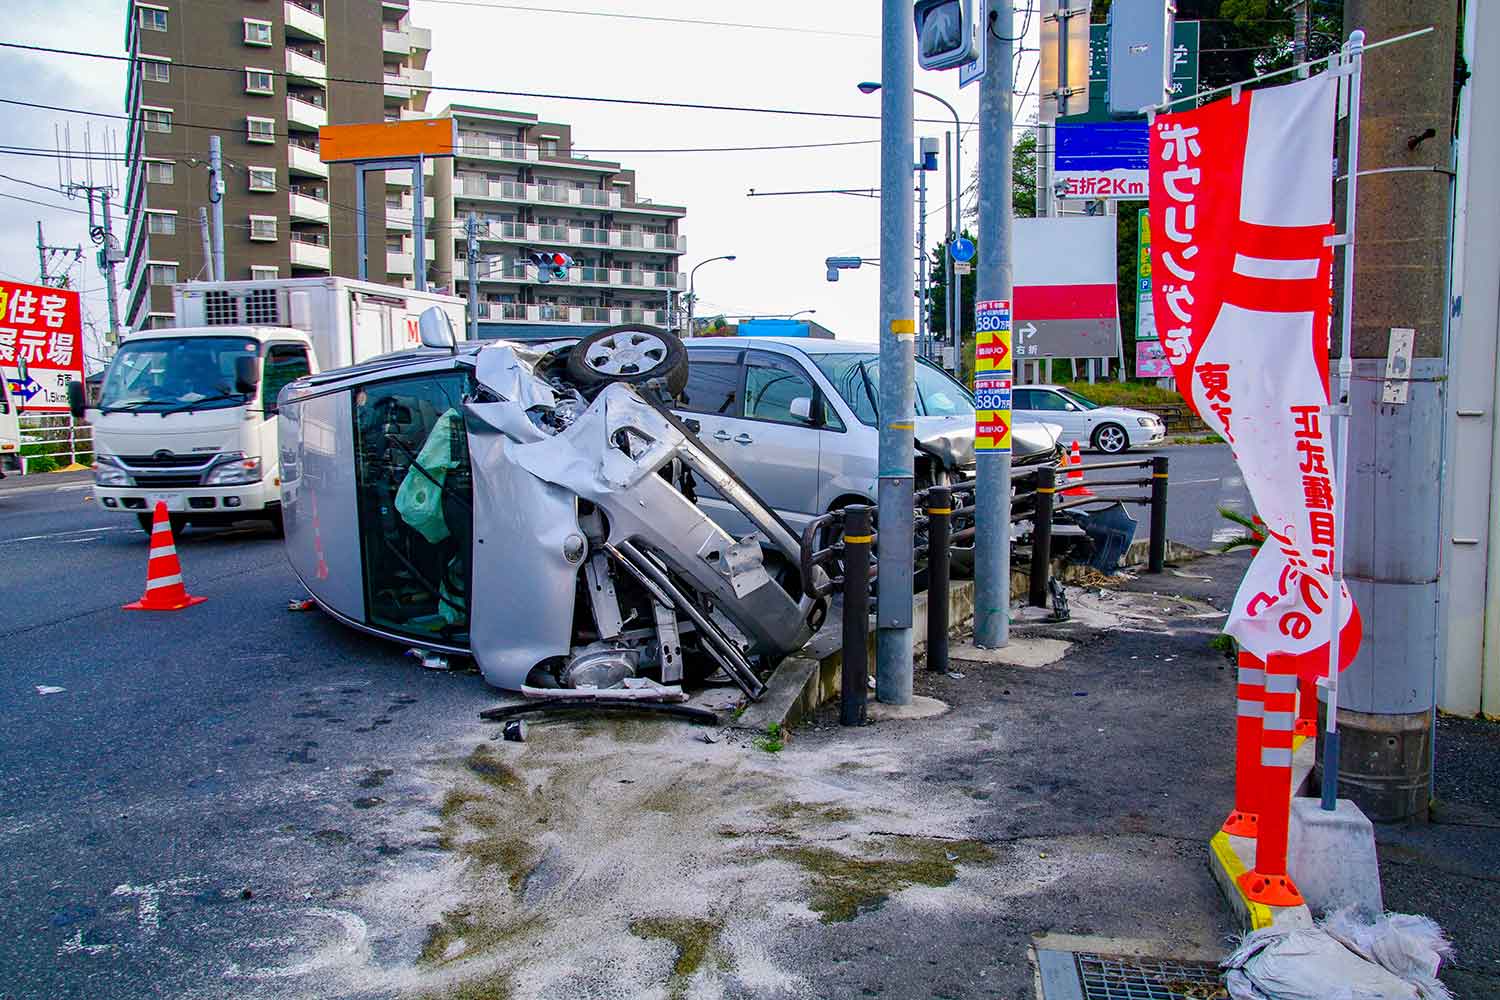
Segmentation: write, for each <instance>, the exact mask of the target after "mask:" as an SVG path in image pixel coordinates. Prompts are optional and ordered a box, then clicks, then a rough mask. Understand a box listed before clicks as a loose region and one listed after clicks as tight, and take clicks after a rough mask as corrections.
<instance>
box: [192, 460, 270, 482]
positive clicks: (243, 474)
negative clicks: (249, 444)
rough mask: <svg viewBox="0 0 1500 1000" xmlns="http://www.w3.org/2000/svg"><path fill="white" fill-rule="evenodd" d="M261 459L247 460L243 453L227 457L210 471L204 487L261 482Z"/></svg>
mask: <svg viewBox="0 0 1500 1000" xmlns="http://www.w3.org/2000/svg"><path fill="white" fill-rule="evenodd" d="M260 476H261V471H260V458H259V457H258V456H256V457H252V458H247V457H245V454H244V453H243V452H236V453H234V454H233V455H226V456H224V457H223V458H221V459H220V460H219V463H218V464H217V465H215V466H214V467H213V468H212V469H210V470H208V475H207V476H205V477H204V478H203V485H204V486H243V485H245V484H246V483H258V482H260Z"/></svg>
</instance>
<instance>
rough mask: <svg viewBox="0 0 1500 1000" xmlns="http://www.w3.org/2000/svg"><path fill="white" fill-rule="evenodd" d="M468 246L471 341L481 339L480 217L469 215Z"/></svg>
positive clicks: (465, 231) (473, 214) (465, 226)
mask: <svg viewBox="0 0 1500 1000" xmlns="http://www.w3.org/2000/svg"><path fill="white" fill-rule="evenodd" d="M464 235H465V236H467V237H468V244H467V246H466V249H465V251H464V256H465V259H466V260H467V262H468V265H469V339H470V340H478V339H479V216H478V214H476V213H474V212H470V213H469V218H468V219H467V221H465V222H464Z"/></svg>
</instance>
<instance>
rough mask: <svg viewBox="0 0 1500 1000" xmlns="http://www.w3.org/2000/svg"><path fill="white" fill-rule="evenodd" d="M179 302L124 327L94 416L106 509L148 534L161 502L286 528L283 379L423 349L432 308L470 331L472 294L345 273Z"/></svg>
mask: <svg viewBox="0 0 1500 1000" xmlns="http://www.w3.org/2000/svg"><path fill="white" fill-rule="evenodd" d="M172 299H173V303H174V305H175V306H176V312H177V325H176V326H174V327H171V328H167V329H159V330H142V331H141V332H139V333H136V334H133V335H131V336H130V337H127V338H126V339H125V340H124V341H123V342H122V343H121V345H120V348H119V350H118V351H117V352H116V354H115V357H114V359H113V360H112V361H111V362H110V366H109V368H108V370H107V371H106V372H105V376H104V383H103V386H102V388H101V392H100V399H99V405H98V407H97V408H90V409H89V410H88V414H87V415H88V419H89V423H91V424H92V425H93V428H94V447H95V459H96V463H97V464H96V468H95V476H94V496H95V499H96V500H97V501H98V503H99V506H100V509H102V510H107V511H114V512H117V513H120V514H124V515H130V516H134V517H136V518H138V519H139V520H140V523H141V526H142V527H143V528H146V529H147V530H149V526H150V521H151V515H152V511H153V510H154V509H155V507H156V505H157V503H158V502H162V503H165V504H166V505H167V510H168V511H169V512H170V516H171V519H172V522H173V529H174V530H181V529H182V528H183V527H186V526H187V525H188V524H190V523H198V524H216V523H217V524H223V523H226V522H230V521H235V520H240V519H248V518H258V519H264V520H267V521H270V522H271V524H272V525H273V526H274V527H276V528H277V529H278V530H279V529H280V526H281V468H280V459H279V453H278V449H277V444H276V442H277V405H276V397H277V393H278V392H280V390H281V387H282V386H284V385H286V384H287V383H288V382H290V381H292V380H293V379H296V378H300V377H302V376H303V375H308V374H314V373H317V372H320V371H327V370H329V369H333V368H344V367H347V366H349V365H353V364H358V363H359V362H362V361H367V360H369V359H370V358H373V357H377V356H379V355H382V354H389V353H392V352H396V351H404V350H408V349H413V348H417V347H420V346H421V339H420V330H419V325H418V324H419V318H420V317H421V315H422V314H423V313H424V312H426V311H427V310H429V309H433V308H437V309H440V310H442V311H443V312H444V313H445V314H447V316H448V318H449V319H450V320H451V321H452V324H453V331H454V335H455V336H456V337H458V338H459V339H463V337H464V330H465V327H464V300H463V299H459V298H455V297H453V296H451V295H438V294H435V293H431V292H416V291H410V290H407V289H403V288H394V287H390V286H387V285H377V284H375V283H373V282H369V281H356V280H354V279H350V278H278V279H271V280H268V281H211V282H190V283H188V284H181V285H177V286H175V287H174V288H173V289H172ZM79 402H80V403H81V397H80V401H79ZM75 405H78V404H75Z"/></svg>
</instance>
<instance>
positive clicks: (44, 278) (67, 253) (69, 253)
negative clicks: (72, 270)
mask: <svg viewBox="0 0 1500 1000" xmlns="http://www.w3.org/2000/svg"><path fill="white" fill-rule="evenodd" d="M54 255H55V256H58V257H62V258H64V259H66V258H68V257H72V258H73V259H74V260H75V261H82V260H83V247H82V246H77V247H55V246H50V245H49V244H48V243H47V241H46V238H45V237H43V236H42V223H41V220H37V224H36V258H37V265H38V272H37V273H38V274H39V275H40V276H41V281H40V282H39V283H40V284H43V285H54V286H56V287H58V288H66V287H67V285H68V276H67V274H66V273H63V274H59V275H57V276H56V277H53V275H51V274H50V273H48V272H49V271H50V270H51V265H50V264H49V261H50V260H51V258H52V257H53V256H54Z"/></svg>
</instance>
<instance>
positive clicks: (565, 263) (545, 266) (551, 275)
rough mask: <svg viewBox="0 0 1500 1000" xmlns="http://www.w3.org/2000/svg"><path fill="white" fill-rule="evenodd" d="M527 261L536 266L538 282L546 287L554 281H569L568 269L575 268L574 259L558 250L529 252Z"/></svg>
mask: <svg viewBox="0 0 1500 1000" xmlns="http://www.w3.org/2000/svg"><path fill="white" fill-rule="evenodd" d="M526 260H527V261H528V262H529V263H531V264H535V265H536V280H537V281H539V282H541V283H542V284H544V285H545V284H546V283H547V282H549V281H552V280H554V279H555V280H557V281H566V280H568V268H570V267H572V266H573V258H572V257H569V256H568V255H567V254H565V253H562V252H561V251H558V250H548V251H546V252H544V253H542V252H537V251H529V252H528V253H527V254H526Z"/></svg>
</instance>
